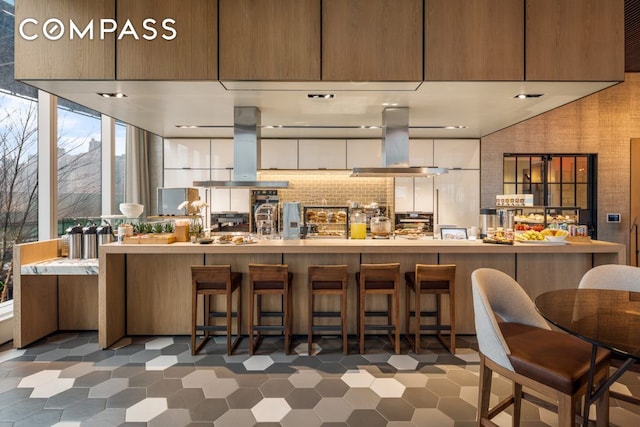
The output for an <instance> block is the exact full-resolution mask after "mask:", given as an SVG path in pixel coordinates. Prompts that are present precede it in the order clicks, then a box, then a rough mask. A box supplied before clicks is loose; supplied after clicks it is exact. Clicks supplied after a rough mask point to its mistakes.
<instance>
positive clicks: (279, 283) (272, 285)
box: [249, 264, 293, 355]
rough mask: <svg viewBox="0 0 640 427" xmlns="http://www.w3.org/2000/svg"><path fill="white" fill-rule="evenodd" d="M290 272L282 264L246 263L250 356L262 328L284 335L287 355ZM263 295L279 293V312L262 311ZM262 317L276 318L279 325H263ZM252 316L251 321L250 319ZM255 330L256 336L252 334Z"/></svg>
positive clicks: (291, 318)
mask: <svg viewBox="0 0 640 427" xmlns="http://www.w3.org/2000/svg"><path fill="white" fill-rule="evenodd" d="M292 279H293V274H292V273H289V267H288V266H287V265H286V264H249V287H250V292H251V294H250V298H251V299H250V300H249V354H250V355H253V354H254V352H255V349H256V347H257V346H258V344H259V341H260V340H261V339H262V332H263V331H280V332H282V334H284V351H285V353H286V354H289V353H290V351H291V349H290V347H291V330H292V323H293V316H292V309H293V306H292V294H291V284H292ZM265 295H279V296H280V297H281V307H282V308H281V310H280V311H263V310H262V297H263V296H265ZM263 317H279V318H280V319H281V322H280V325H263V324H262V318H263ZM254 319H255V320H254ZM256 332H257V335H258V336H257V338H256V340H255V341H254V339H253V337H254V335H255V334H256Z"/></svg>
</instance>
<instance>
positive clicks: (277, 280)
mask: <svg viewBox="0 0 640 427" xmlns="http://www.w3.org/2000/svg"><path fill="white" fill-rule="evenodd" d="M288 277H289V266H288V265H287V264H249V280H250V281H251V283H262V284H264V285H265V286H268V287H269V288H273V287H275V286H278V287H281V288H284V286H285V284H286V283H287V282H288V280H289V279H288Z"/></svg>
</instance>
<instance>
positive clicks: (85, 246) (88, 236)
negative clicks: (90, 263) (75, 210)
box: [82, 224, 98, 259]
mask: <svg viewBox="0 0 640 427" xmlns="http://www.w3.org/2000/svg"><path fill="white" fill-rule="evenodd" d="M97 230H98V227H96V225H95V224H91V225H87V226H86V227H84V228H83V229H82V258H85V259H90V258H98V238H97V237H98V236H97V234H96V231H97Z"/></svg>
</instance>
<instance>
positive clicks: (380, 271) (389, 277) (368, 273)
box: [360, 263, 400, 288]
mask: <svg viewBox="0 0 640 427" xmlns="http://www.w3.org/2000/svg"><path fill="white" fill-rule="evenodd" d="M360 282H361V283H364V286H365V288H371V287H372V288H379V287H381V286H382V285H384V284H385V283H387V284H391V282H393V283H392V284H391V285H392V286H398V284H399V283H400V263H387V264H360ZM385 287H388V286H385Z"/></svg>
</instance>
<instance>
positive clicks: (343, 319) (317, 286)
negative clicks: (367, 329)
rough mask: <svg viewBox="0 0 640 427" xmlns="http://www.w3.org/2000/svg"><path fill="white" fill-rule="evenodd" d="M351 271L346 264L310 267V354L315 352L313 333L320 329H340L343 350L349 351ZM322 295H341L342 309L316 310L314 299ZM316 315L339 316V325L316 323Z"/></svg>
mask: <svg viewBox="0 0 640 427" xmlns="http://www.w3.org/2000/svg"><path fill="white" fill-rule="evenodd" d="M348 278H349V273H348V271H347V266H346V265H310V266H309V267H308V289H309V310H308V313H309V319H308V334H307V335H308V345H309V355H311V354H312V352H313V333H314V332H319V331H340V333H341V334H342V352H343V353H344V354H347V353H348V342H347V283H348ZM321 295H337V296H339V297H340V311H315V308H314V299H315V297H316V296H321ZM316 317H324V318H326V317H333V318H336V317H339V318H340V324H338V325H315V324H314V323H313V320H314V318H316Z"/></svg>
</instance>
